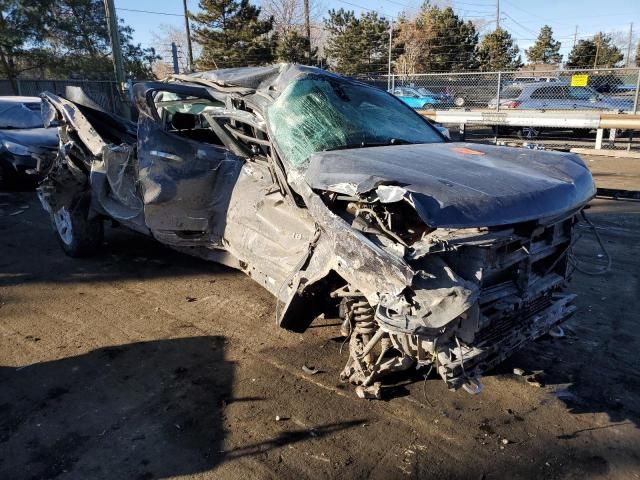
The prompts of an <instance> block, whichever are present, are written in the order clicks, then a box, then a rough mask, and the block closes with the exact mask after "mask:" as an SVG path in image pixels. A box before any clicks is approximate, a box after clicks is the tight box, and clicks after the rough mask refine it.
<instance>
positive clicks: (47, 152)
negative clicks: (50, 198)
mask: <svg viewBox="0 0 640 480" xmlns="http://www.w3.org/2000/svg"><path fill="white" fill-rule="evenodd" d="M40 106H41V100H40V98H38V97H0V185H3V184H5V185H9V184H12V183H13V182H14V181H16V180H30V179H34V180H35V178H36V176H35V175H33V173H35V172H34V171H35V170H36V169H37V167H38V161H39V160H41V161H42V160H45V159H51V158H52V157H53V156H54V155H55V152H56V150H57V149H58V135H57V129H56V128H44V127H43V124H42V115H41V113H40ZM29 174H31V175H29Z"/></svg>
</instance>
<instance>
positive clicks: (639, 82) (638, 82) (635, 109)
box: [633, 69, 640, 115]
mask: <svg viewBox="0 0 640 480" xmlns="http://www.w3.org/2000/svg"><path fill="white" fill-rule="evenodd" d="M638 90H640V69H638V78H637V79H636V91H635V96H634V98H633V114H634V115H635V114H636V113H638Z"/></svg>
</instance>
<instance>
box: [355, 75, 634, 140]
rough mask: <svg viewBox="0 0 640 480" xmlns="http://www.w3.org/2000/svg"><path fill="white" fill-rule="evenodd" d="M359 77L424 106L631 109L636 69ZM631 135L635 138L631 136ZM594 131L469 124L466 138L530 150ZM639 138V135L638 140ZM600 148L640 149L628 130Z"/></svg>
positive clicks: (584, 137)
mask: <svg viewBox="0 0 640 480" xmlns="http://www.w3.org/2000/svg"><path fill="white" fill-rule="evenodd" d="M359 79H360V80H362V81H365V82H367V83H370V84H372V85H375V86H377V87H379V88H382V89H385V90H388V91H390V92H391V93H393V94H394V95H396V96H397V97H399V98H400V99H402V100H403V101H404V102H405V103H407V104H408V105H409V106H411V107H413V108H416V109H425V110H453V109H457V110H463V111H487V112H504V111H514V110H516V111H527V110H528V111H535V112H562V111H572V112H582V111H584V112H607V113H625V114H629V113H637V112H638V109H639V107H640V106H639V105H638V93H639V88H638V87H639V86H640V69H638V68H629V69H627V68H615V69H591V70H558V69H542V70H541V69H535V70H524V69H523V70H521V71H505V72H468V73H467V72H464V73H428V74H415V75H391V76H388V75H369V76H361V77H359ZM636 136H640V135H638V134H636ZM595 138H596V131H595V130H588V129H566V128H565V129H562V128H557V126H555V125H553V124H552V123H551V122H550V123H549V125H548V126H545V125H537V126H536V127H532V126H527V125H522V126H520V127H509V128H507V127H500V126H498V125H495V126H493V127H491V126H475V127H474V126H470V127H468V128H466V139H467V140H471V141H483V142H494V143H506V144H511V143H514V144H520V145H521V144H523V143H527V146H531V145H534V146H535V148H546V147H548V148H561V149H570V148H573V147H576V146H587V145H590V146H592V145H593V143H594V142H595ZM638 140H640V139H638ZM602 148H627V149H629V148H640V143H639V142H636V141H634V132H632V131H628V130H625V131H615V130H614V131H612V132H609V135H608V136H607V138H606V140H604V141H603V142H602Z"/></svg>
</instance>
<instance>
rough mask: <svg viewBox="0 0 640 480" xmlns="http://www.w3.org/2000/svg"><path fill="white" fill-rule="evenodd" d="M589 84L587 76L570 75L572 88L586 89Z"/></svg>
mask: <svg viewBox="0 0 640 480" xmlns="http://www.w3.org/2000/svg"><path fill="white" fill-rule="evenodd" d="M588 83H589V75H571V86H572V87H586V86H587V84H588Z"/></svg>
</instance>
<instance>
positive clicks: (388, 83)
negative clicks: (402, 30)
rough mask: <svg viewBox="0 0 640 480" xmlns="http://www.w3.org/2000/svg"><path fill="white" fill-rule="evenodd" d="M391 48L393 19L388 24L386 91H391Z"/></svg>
mask: <svg viewBox="0 0 640 480" xmlns="http://www.w3.org/2000/svg"><path fill="white" fill-rule="evenodd" d="M392 48H393V17H391V22H389V75H388V77H387V90H391V49H392Z"/></svg>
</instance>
